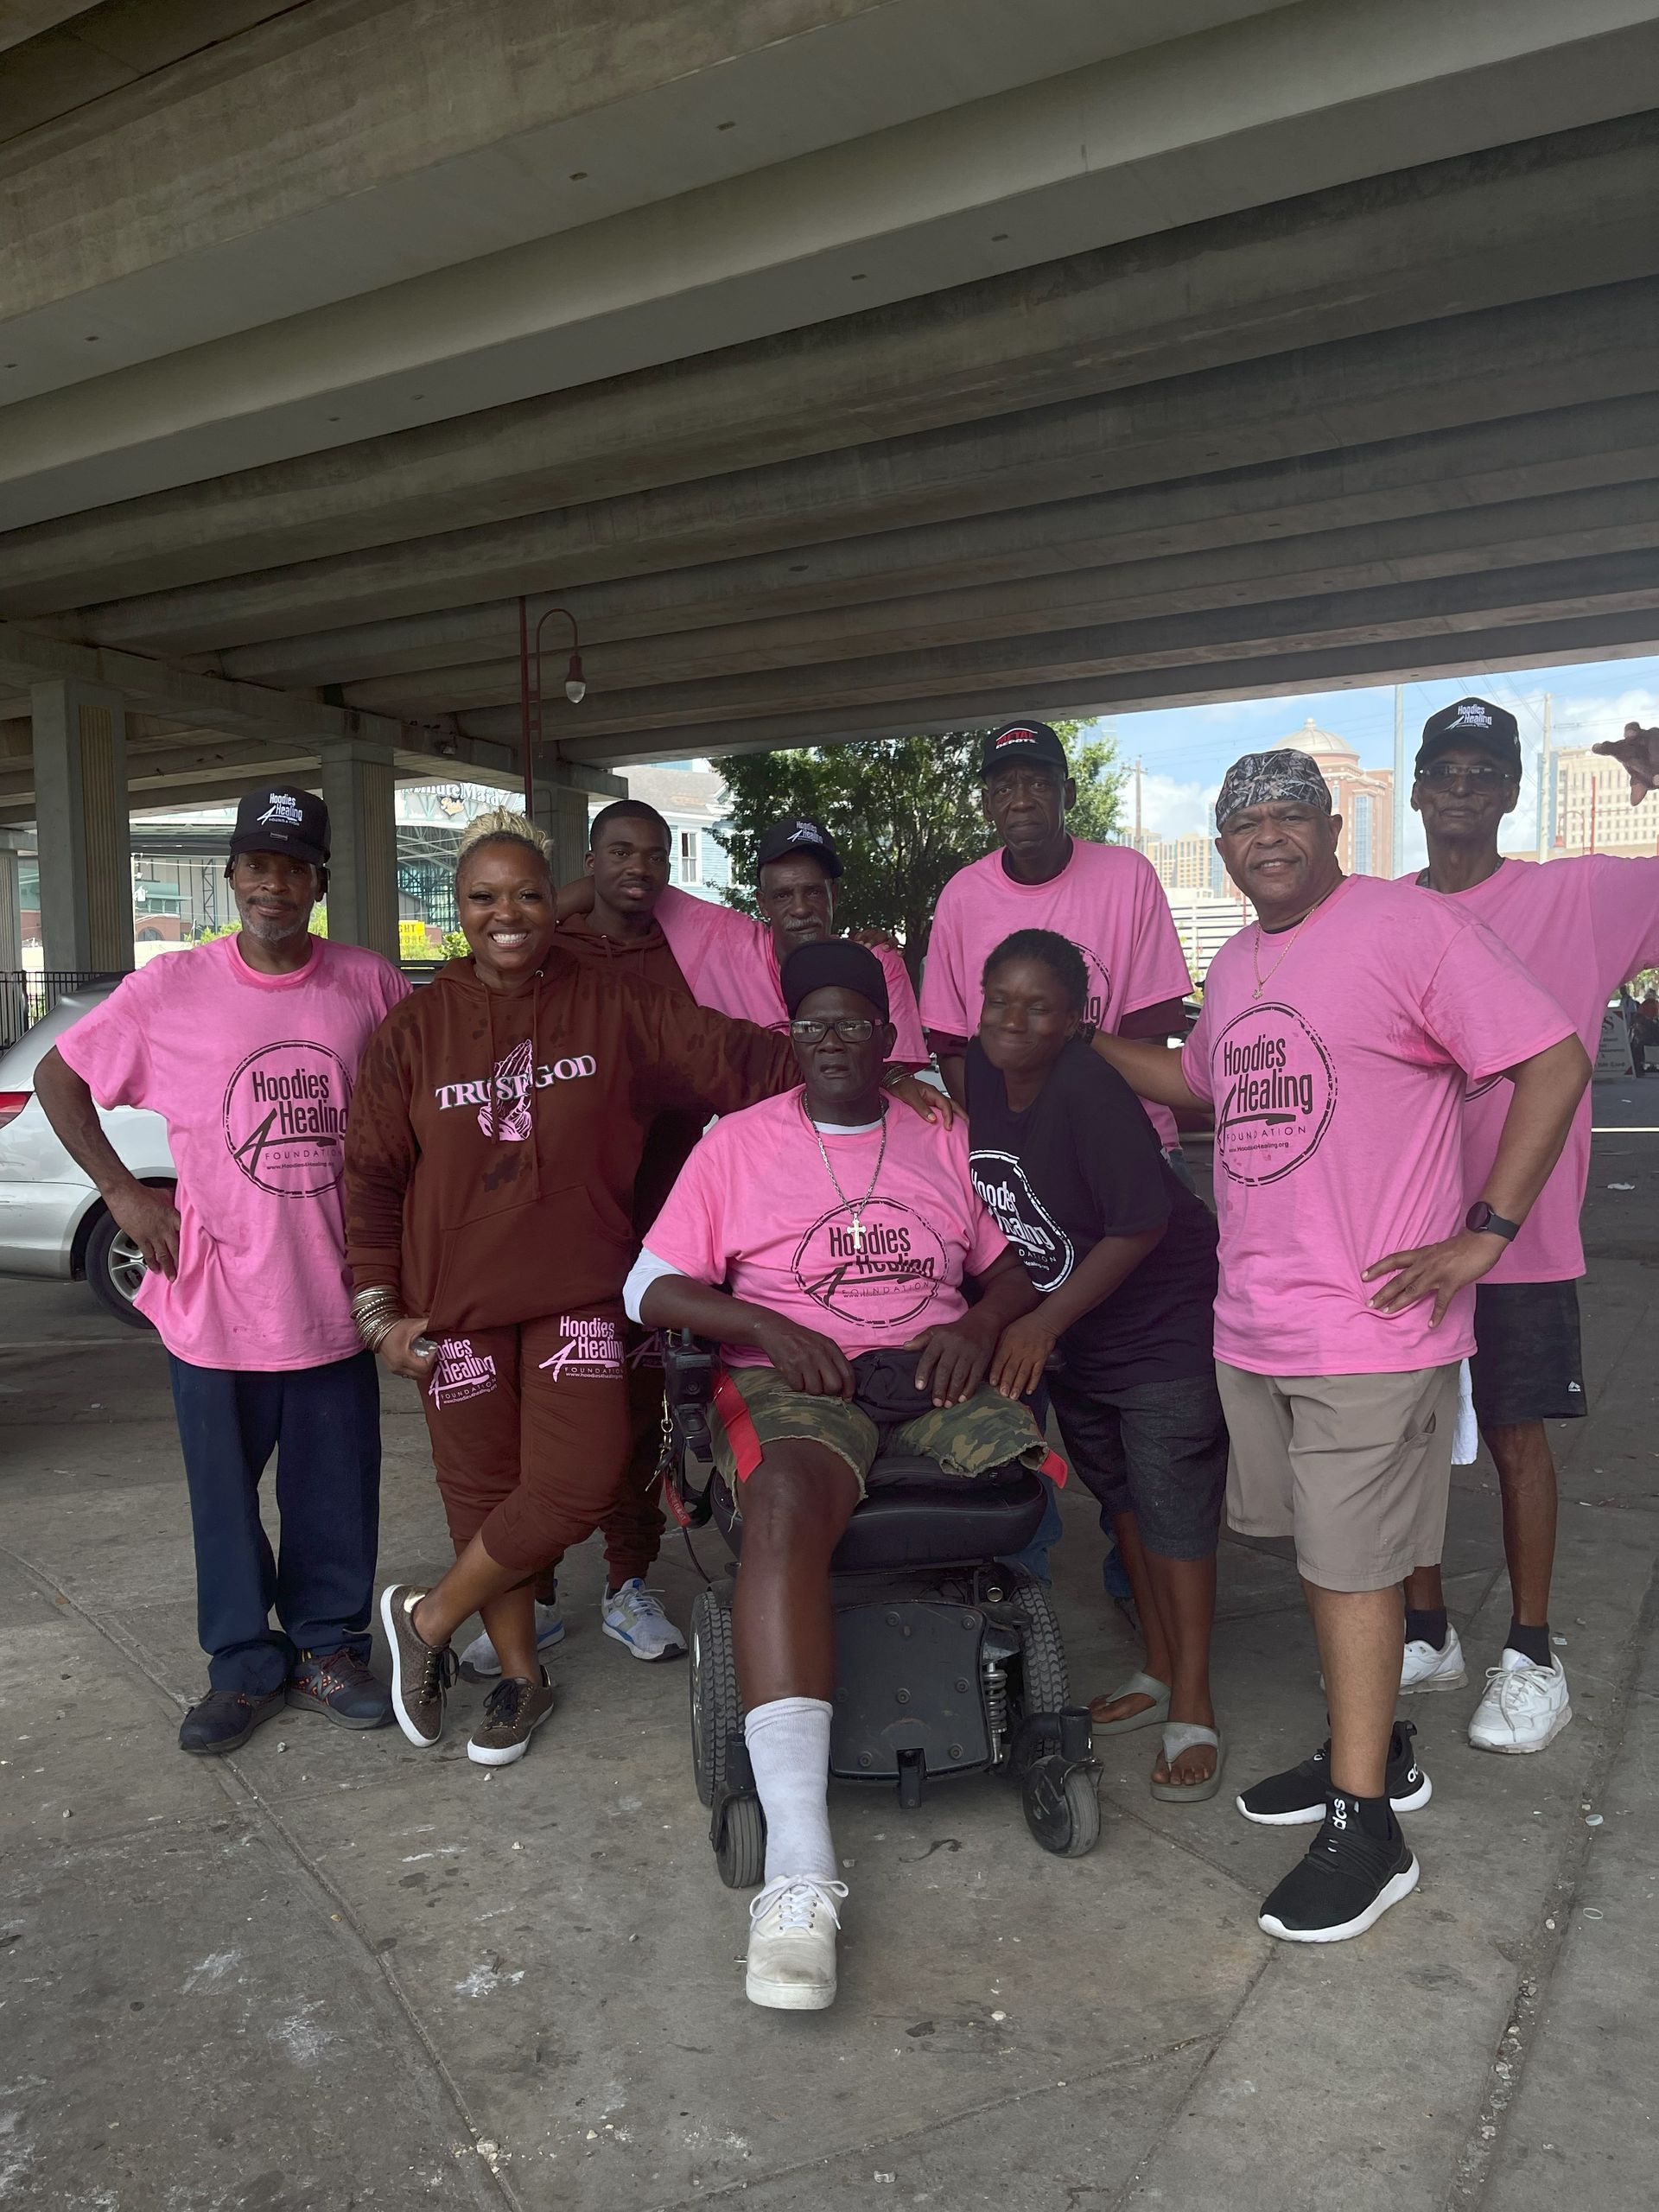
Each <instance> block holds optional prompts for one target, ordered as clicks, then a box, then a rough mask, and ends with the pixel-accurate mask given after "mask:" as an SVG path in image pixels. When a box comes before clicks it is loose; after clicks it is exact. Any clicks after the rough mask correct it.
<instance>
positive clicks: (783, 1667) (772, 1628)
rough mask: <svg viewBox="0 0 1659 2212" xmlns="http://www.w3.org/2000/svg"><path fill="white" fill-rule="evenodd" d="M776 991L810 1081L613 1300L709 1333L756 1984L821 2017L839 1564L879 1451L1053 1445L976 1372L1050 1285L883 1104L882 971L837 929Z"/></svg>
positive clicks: (830, 1866) (829, 1931)
mask: <svg viewBox="0 0 1659 2212" xmlns="http://www.w3.org/2000/svg"><path fill="white" fill-rule="evenodd" d="M782 982H783V988H784V1000H785V1006H786V1007H787V1009H788V1012H789V1016H790V1033H791V1040H792V1043H793V1046H794V1050H795V1056H796V1059H797V1061H798V1064H799V1066H800V1071H801V1078H802V1084H803V1088H802V1089H801V1090H798V1091H791V1092H790V1093H789V1094H788V1095H787V1096H784V1097H780V1098H773V1099H768V1100H766V1102H765V1103H762V1104H760V1105H759V1106H753V1107H750V1108H748V1109H746V1110H745V1111H743V1112H741V1113H738V1114H733V1115H729V1116H727V1117H726V1119H724V1120H723V1121H721V1122H718V1123H716V1125H715V1128H713V1129H712V1130H710V1131H709V1134H708V1135H706V1136H705V1137H704V1138H703V1139H702V1142H701V1143H700V1144H699V1145H698V1146H697V1147H696V1151H695V1152H693V1154H691V1157H690V1160H688V1162H687V1163H686V1166H685V1167H684V1169H683V1172H682V1173H681V1175H680V1178H679V1180H678V1182H677V1184H676V1185H675V1187H674V1190H673V1192H672V1193H671V1196H670V1198H669V1199H668V1202H667V1204H666V1205H664V1208H663V1211H661V1213H660V1214H659V1215H658V1217H657V1220H656V1222H655V1223H654V1224H653V1225H652V1228H651V1229H650V1230H648V1231H647V1232H646V1236H645V1249H644V1250H643V1251H642V1252H641V1253H640V1255H639V1261H638V1262H637V1263H636V1265H635V1267H634V1269H633V1272H632V1274H631V1275H630V1277H629V1279H628V1282H627V1286H626V1291H625V1293H624V1298H625V1302H626V1306H627V1310H628V1312H629V1313H631V1314H632V1316H633V1317H634V1319H636V1320H640V1321H643V1322H644V1323H645V1325H647V1326H648V1327H652V1328H664V1329H690V1330H693V1331H695V1332H696V1333H697V1334H699V1335H701V1336H705V1337H710V1338H718V1339H719V1340H720V1343H721V1363H722V1365H723V1367H724V1370H725V1373H724V1376H723V1378H722V1380H721V1384H720V1386H719V1388H718V1389H717V1390H716V1392H715V1401H714V1407H713V1410H712V1414H711V1418H710V1421H709V1427H710V1432H711V1435H712V1438H713V1442H714V1447H715V1465H716V1467H717V1468H718V1469H719V1471H720V1472H721V1474H722V1475H723V1476H724V1477H725V1478H727V1480H728V1483H729V1484H730V1485H731V1488H732V1491H733V1494H734V1497H735V1498H737V1500H738V1502H739V1510H741V1515H742V1522H743V1546H742V1556H741V1566H740V1568H739V1572H738V1577H737V1586H736V1592H735V1597H734V1604H733V1627H734V1642H735V1653H736V1662H737V1676H738V1687H739V1689H740V1692H741V1697H742V1701H743V1706H744V1708H745V1715H746V1717H745V1720H744V1738H745V1743H746V1745H747V1751H748V1757H749V1761H750V1764H751V1765H752V1767H753V1773H754V1782H755V1789H756V1791H757V1794H758V1795H759V1796H760V1803H761V1807H762V1808H763V1810H764V1812H765V1815H766V1881H765V1885H764V1886H763V1888H762V1889H761V1891H760V1894H759V1896H758V1897H755V1899H754V1900H753V1904H751V1906H750V1913H751V1918H752V1925H751V1929H750V1936H749V1950H748V1971H747V1992H748V1995H749V1997H750V1998H751V1999H753V2002H754V2003H755V2004H757V2005H771V2006H773V2007H776V2008H778V2009H780V2010H783V2011H789V2012H816V2011H818V2010H820V2009H821V2008H822V2007H823V2006H824V2005H829V2004H830V2003H831V2002H832V2001H833V1999H834V1998H835V1993H836V1929H837V1928H838V1927H839V1925H840V1920H839V1915H838V1912H837V1910H836V1906H837V1901H838V1900H839V1899H841V1898H842V1897H845V1896H846V1894H847V1891H846V1886H845V1885H844V1884H843V1883H842V1882H840V1881H839V1880H837V1879H836V1853H835V1847H834V1845H833V1843H832V1842H831V1840H830V1835H829V1794H828V1783H829V1723H830V1700H831V1699H832V1698H833V1696H834V1694H835V1687H836V1643H835V1629H834V1622H833V1618H832V1613H831V1606H830V1586H829V1561H830V1555H831V1554H832V1553H833V1552H834V1551H835V1548H836V1544H837V1543H838V1542H839V1541H840V1540H841V1537H842V1534H843V1532H844V1531H845V1529H846V1527H847V1524H848V1522H849V1520H850V1518H851V1517H852V1514H853V1511H854V1509H855V1507H856V1505H857V1504H858V1503H859V1500H860V1498H861V1497H862V1495H863V1492H864V1484H865V1478H866V1477H867V1476H868V1472H869V1470H870V1467H871V1465H873V1463H874V1459H875V1458H876V1455H877V1453H878V1452H879V1451H880V1450H881V1449H882V1448H884V1447H888V1446H892V1447H896V1448H898V1449H899V1450H902V1451H906V1452H918V1453H924V1454H926V1455H927V1456H929V1457H931V1458H932V1459H937V1460H938V1462H939V1464H940V1465H942V1466H943V1467H944V1469H945V1470H946V1471H950V1472H953V1473H957V1474H961V1475H963V1476H973V1475H976V1474H983V1473H986V1472H988V1471H990V1470H991V1469H993V1468H996V1467H1002V1466H1006V1465H1008V1464H1009V1463H1010V1462H1012V1461H1015V1460H1019V1461H1021V1462H1023V1464H1025V1465H1027V1466H1031V1467H1040V1466H1043V1465H1046V1464H1047V1461H1048V1457H1049V1454H1048V1450H1047V1446H1046V1444H1045V1443H1044V1441H1043V1439H1042V1436H1041V1434H1040V1433H1039V1429H1038V1427H1037V1424H1036V1422H1035V1421H1034V1420H1033V1417H1032V1414H1031V1412H1030V1410H1029V1408H1027V1407H1026V1406H1025V1405H1023V1404H1021V1403H1020V1402H1018V1401H1016V1400H1012V1399H1008V1398H1006V1397H1003V1396H1001V1395H1000V1394H999V1393H998V1392H996V1391H995V1390H992V1389H988V1387H987V1385H986V1383H985V1375H986V1370H987V1369H988V1366H989V1364H990V1360H991V1357H992V1354H993V1353H994V1352H995V1349H996V1344H997V1340H998V1338H999V1337H1000V1336H1001V1332H1002V1330H1003V1329H1004V1328H1005V1327H1006V1326H1007V1324H1008V1323H1009V1322H1010V1321H1013V1320H1014V1319H1018V1317H1019V1316H1020V1314H1022V1313H1028V1312H1029V1311H1030V1310H1031V1308H1032V1307H1033V1306H1034V1305H1035V1304H1036V1302H1037V1294H1036V1293H1035V1291H1034V1290H1033V1288H1032V1286H1031V1283H1030V1281H1029V1279H1028V1277H1027V1274H1026V1273H1025V1270H1024V1268H1022V1267H1021V1266H1020V1262H1019V1261H1018V1260H1017V1259H1016V1258H1015V1257H1014V1254H1013V1252H1012V1251H1011V1250H1010V1249H1009V1248H1008V1246H1007V1243H1005V1241H1004V1240H1003V1238H1002V1236H1001V1234H1000V1233H999V1231H998V1230H996V1229H995V1226H994V1225H993V1224H992V1221H991V1218H990V1217H989V1215H988V1212H987V1211H986V1210H985V1207H984V1205H983V1204H982V1201H981V1199H980V1198H979V1196H978V1194H977V1192H976V1191H975V1189H974V1185H973V1182H972V1180H971V1179H970V1177H969V1172H968V1147H967V1142H966V1138H965V1135H964V1133H963V1130H962V1128H960V1127H956V1128H949V1129H946V1128H943V1127H941V1126H940V1125H938V1124H937V1123H931V1122H924V1121H923V1120H921V1119H920V1118H919V1117H918V1116H916V1115H914V1114H908V1113H902V1112H900V1113H894V1112H893V1111H892V1110H891V1109H890V1108H889V1106H888V1103H887V1098H886V1097H885V1096H884V1095H883V1093H882V1090H881V1075H882V1071H883V1068H884V1067H885V1066H886V1065H887V1060H888V1058H889V1056H890V1054H891V1053H892V1051H893V1027H892V1024H891V1022H890V1020H889V1019H888V1001H887V978H886V976H885V975H884V974H883V972H882V969H881V967H880V963H879V962H878V961H877V960H876V959H875V957H874V955H873V954H871V953H870V952H868V951H867V950H865V949H864V948H863V947H862V946H861V945H857V944H849V943H847V942H846V941H844V940H840V939H830V940H828V941H823V942H820V943H817V944H806V945H803V946H801V947H800V948H799V949H798V950H797V951H795V952H793V953H791V955H790V957H789V958H788V960H787V961H786V962H785V965H784V969H783V976H782ZM964 1277H971V1278H972V1279H973V1281H975V1282H976V1284H977V1285H978V1287H979V1298H978V1302H977V1303H976V1304H975V1305H973V1306H969V1304H968V1302H967V1300H966V1299H965V1298H964V1296H963V1279H964ZM722 1284H723V1285H726V1286H728V1287H726V1288H720V1287H717V1286H720V1285H722Z"/></svg>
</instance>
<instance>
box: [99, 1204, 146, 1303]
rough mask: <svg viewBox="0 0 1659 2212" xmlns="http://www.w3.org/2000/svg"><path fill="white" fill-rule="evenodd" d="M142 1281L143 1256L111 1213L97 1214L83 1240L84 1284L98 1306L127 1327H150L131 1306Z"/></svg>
mask: <svg viewBox="0 0 1659 2212" xmlns="http://www.w3.org/2000/svg"><path fill="white" fill-rule="evenodd" d="M143 1279H144V1255H143V1253H142V1252H141V1251H140V1250H139V1249H138V1247H137V1244H135V1243H133V1241H132V1239H131V1237H130V1236H128V1234H127V1232H126V1230H124V1229H123V1228H122V1227H121V1225H120V1224H119V1223H118V1221H117V1220H116V1217H115V1216H114V1215H113V1214H112V1213H108V1212H105V1213H101V1214H99V1217H98V1219H97V1221H96V1222H95V1223H94V1224H92V1235H91V1236H89V1237H88V1238H87V1240H86V1281H87V1282H88V1283H89V1284H90V1285H91V1287H92V1295H93V1297H94V1298H96V1299H97V1300H98V1302H99V1305H100V1306H103V1307H104V1308H105V1311H106V1312H108V1313H113V1314H114V1316H115V1318H116V1319H117V1320H118V1321H124V1322H126V1324H127V1325H128V1326H129V1327H130V1328H134V1329H147V1328H149V1325H150V1324H149V1321H148V1320H146V1319H145V1318H144V1316H143V1314H142V1313H140V1312H139V1311H138V1308H137V1306H135V1305H134V1304H133V1302H132V1301H133V1300H134V1299H135V1298H136V1297H137V1295H138V1286H139V1284H140V1283H141V1282H143Z"/></svg>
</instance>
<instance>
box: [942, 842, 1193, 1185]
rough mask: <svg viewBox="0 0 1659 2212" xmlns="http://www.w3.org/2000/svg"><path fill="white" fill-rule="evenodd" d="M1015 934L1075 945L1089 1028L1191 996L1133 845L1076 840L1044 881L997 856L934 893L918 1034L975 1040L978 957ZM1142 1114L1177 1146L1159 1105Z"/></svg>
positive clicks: (1116, 1024)
mask: <svg viewBox="0 0 1659 2212" xmlns="http://www.w3.org/2000/svg"><path fill="white" fill-rule="evenodd" d="M1015 930H1054V931H1057V932H1058V934H1059V935H1060V936H1061V937H1064V938H1070V939H1071V943H1072V944H1074V945H1076V947H1077V950H1078V951H1079V952H1080V953H1081V954H1082V955H1083V963H1084V967H1085V968H1087V969H1088V970H1089V1003H1088V1007H1087V1008H1086V1013H1087V1017H1088V1019H1089V1020H1090V1022H1091V1023H1093V1025H1094V1026H1095V1027H1096V1028H1097V1029H1105V1030H1109V1031H1115V1030H1116V1029H1119V1028H1120V1027H1122V1021H1123V1017H1124V1015H1125V1014H1138V1013H1139V1012H1140V1011H1141V1007H1147V1006H1157V1005H1159V1004H1160V1003H1161V1002H1162V1001H1164V1000H1165V999H1179V998H1184V997H1185V995H1186V993H1187V992H1188V991H1189V990H1190V989H1191V988H1192V978H1191V977H1190V976H1188V974H1187V972H1186V962H1185V958H1184V957H1183V956H1182V953H1181V941H1180V939H1179V938H1178V937H1177V936H1176V934H1175V925H1174V923H1173V921H1172V919H1171V918H1170V912H1169V901H1168V899H1166V897H1165V896H1164V887H1163V886H1162V884H1161V883H1160V882H1159V880H1158V874H1157V870H1156V869H1155V868H1154V867H1153V865H1152V862H1151V861H1149V860H1147V857H1146V855H1144V854H1142V853H1137V852H1136V851H1135V849H1133V847H1132V846H1128V845H1091V844H1090V843H1088V842H1086V841H1085V840H1084V839H1083V838H1081V837H1075V838H1073V839H1072V841H1071V859H1070V860H1069V861H1067V862H1066V864H1065V867H1064V868H1062V869H1061V870H1060V873H1059V874H1058V875H1057V876H1055V877H1054V878H1053V879H1052V881H1050V882H1047V883H1016V882H1015V881H1014V878H1013V877H1012V876H1011V875H1010V874H1008V872H1007V869H1006V868H1004V867H1003V865H1002V855H1001V851H1000V850H999V851H997V852H995V853H987V855H985V857H984V859H983V860H981V861H973V862H972V863H971V864H970V865H969V867H967V868H960V869H958V870H957V874H955V875H953V876H952V877H951V879H950V882H949V883H947V884H946V885H945V887H944V890H943V891H942V892H940V893H939V903H938V909H937V910H936V912H935V913H934V916H933V934H932V936H931V938H930V939H929V940H928V948H927V965H926V967H925V969H923V971H922V1022H923V1026H924V1027H925V1028H927V1029H931V1030H936V1031H938V1033H940V1034H941V1035H943V1036H947V1037H963V1038H966V1037H971V1036H972V1035H973V1034H974V1033H975V1031H976V1029H977V1028H978V1027H979V1009H980V1006H981V1003H982V1000H983V998H984V991H983V989H982V986H981V980H980V979H981V977H982V976H983V974H984V970H985V962H986V958H987V957H988V955H989V954H990V953H992V952H994V951H995V950H996V948H997V946H998V945H999V944H1001V942H1002V940H1003V938H1005V937H1008V936H1011V935H1012V933H1013V932H1014V931H1015ZM1147 1116H1148V1118H1149V1119H1150V1121H1151V1122H1152V1125H1153V1127H1154V1128H1155V1129H1156V1130H1157V1132H1158V1141H1159V1143H1160V1144H1161V1145H1163V1146H1164V1147H1166V1148H1167V1147H1169V1146H1171V1145H1175V1144H1179V1142H1180V1135H1179V1131H1178V1130H1177V1128H1176V1127H1175V1117H1174V1116H1173V1114H1172V1113H1171V1112H1170V1111H1169V1109H1167V1107H1164V1106H1150V1105H1149V1106H1147Z"/></svg>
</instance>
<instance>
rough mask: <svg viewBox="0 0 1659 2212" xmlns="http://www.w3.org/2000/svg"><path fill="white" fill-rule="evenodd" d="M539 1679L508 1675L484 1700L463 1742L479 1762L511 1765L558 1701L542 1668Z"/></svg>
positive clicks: (528, 1746)
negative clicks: (467, 1742) (467, 1737)
mask: <svg viewBox="0 0 1659 2212" xmlns="http://www.w3.org/2000/svg"><path fill="white" fill-rule="evenodd" d="M540 1672H541V1677H542V1679H541V1680H540V1681H539V1682H530V1681H525V1680H524V1676H523V1675H508V1676H507V1677H506V1679H505V1681H500V1682H498V1683H497V1684H496V1686H495V1688H493V1690H492V1691H491V1692H490V1694H489V1695H488V1697H486V1699H485V1700H484V1711H483V1714H482V1716H481V1718H480V1720H479V1724H478V1726H477V1727H476V1728H474V1731H473V1737H472V1741H471V1742H470V1743H469V1744H468V1745H467V1758H469V1759H472V1760H473V1761H474V1763H475V1764H478V1765H479V1766H511V1765H512V1763H513V1761H514V1760H515V1759H521V1758H523V1757H524V1753H525V1752H526V1751H528V1750H529V1749H530V1738H531V1733H532V1732H533V1731H534V1730H536V1729H537V1728H539V1727H540V1726H541V1725H542V1723H543V1720H545V1719H546V1718H547V1716H548V1714H549V1713H551V1712H552V1710H553V1707H555V1705H556V1703H557V1702H558V1692H557V1691H556V1689H555V1688H553V1686H552V1684H551V1683H550V1681H548V1679H547V1669H546V1668H545V1667H543V1668H542V1669H541V1670H540Z"/></svg>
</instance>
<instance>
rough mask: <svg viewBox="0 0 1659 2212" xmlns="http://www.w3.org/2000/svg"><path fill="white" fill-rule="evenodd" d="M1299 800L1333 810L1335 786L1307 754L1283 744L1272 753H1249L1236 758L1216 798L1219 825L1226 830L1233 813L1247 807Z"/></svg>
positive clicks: (1324, 809)
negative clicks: (1326, 780) (1276, 801)
mask: <svg viewBox="0 0 1659 2212" xmlns="http://www.w3.org/2000/svg"><path fill="white" fill-rule="evenodd" d="M1286 799H1295V800H1297V801H1299V802H1300V804H1302V805H1303V806H1315V807H1317V808H1318V809H1319V812H1320V813H1321V814H1329V813H1330V811H1331V786H1330V785H1328V784H1327V783H1326V782H1325V778H1324V777H1323V776H1322V775H1321V774H1320V773H1319V769H1318V767H1317V766H1315V765H1314V763H1313V760H1311V759H1310V758H1309V756H1308V755H1307V754H1306V753H1298V752H1297V751H1296V750H1295V748H1294V747H1293V746H1288V745H1281V746H1279V747H1276V748H1275V749H1274V751H1273V752H1271V753H1244V754H1243V756H1242V757H1241V758H1240V759H1238V760H1235V761H1234V763H1233V765H1232V766H1231V767H1230V769H1229V770H1228V771H1227V773H1226V776H1225V777H1224V779H1223V781H1222V786H1221V790H1220V792H1219V793H1218V795H1217V799H1216V828H1217V830H1221V829H1225V828H1226V827H1227V824H1228V823H1229V822H1230V820H1231V819H1232V817H1233V816H1234V815H1236V814H1237V813H1238V812H1240V811H1241V810H1242V809H1243V808H1244V807H1247V806H1270V805H1271V804H1273V803H1274V800H1281V801H1283V800H1286Z"/></svg>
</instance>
